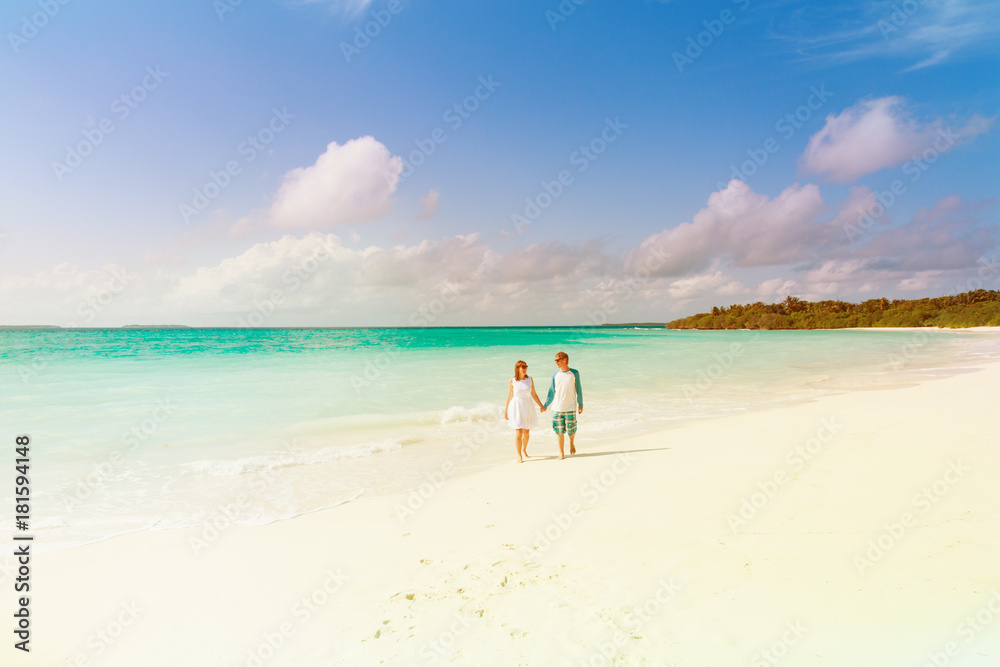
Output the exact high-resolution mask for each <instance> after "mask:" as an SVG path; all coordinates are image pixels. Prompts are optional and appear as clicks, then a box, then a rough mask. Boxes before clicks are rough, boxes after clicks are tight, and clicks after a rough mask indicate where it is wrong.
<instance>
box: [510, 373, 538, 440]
mask: <svg viewBox="0 0 1000 667" xmlns="http://www.w3.org/2000/svg"><path fill="white" fill-rule="evenodd" d="M511 379H512V380H513V378H511ZM507 422H508V423H509V424H510V427H511V428H535V427H536V426H538V412H537V410H535V401H534V399H533V398H531V378H530V377H526V378H524V379H523V380H514V395H513V396H512V397H511V399H510V405H509V406H508V407H507Z"/></svg>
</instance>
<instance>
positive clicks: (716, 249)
mask: <svg viewBox="0 0 1000 667" xmlns="http://www.w3.org/2000/svg"><path fill="white" fill-rule="evenodd" d="M825 210H826V206H825V204H824V203H823V199H822V197H821V196H820V194H819V188H817V187H816V186H815V185H812V184H809V185H805V186H800V185H798V184H796V185H792V186H790V187H788V188H786V189H785V190H784V192H782V193H781V194H780V195H778V196H777V197H775V198H774V199H769V198H768V197H767V196H766V195H761V194H757V193H755V192H754V191H753V190H751V189H750V187H749V186H748V185H747V184H746V183H743V182H742V181H738V180H732V181H730V182H729V185H728V186H727V187H726V188H725V189H724V190H721V191H718V192H713V193H712V194H711V195H710V196H709V198H708V205H707V206H706V207H705V208H703V209H701V210H700V211H698V212H697V213H696V214H695V215H694V217H693V218H692V219H691V222H684V223H681V224H679V225H677V226H676V227H672V228H670V229H665V230H663V231H662V232H658V233H656V234H653V235H652V236H649V237H648V238H646V239H645V240H643V241H642V243H640V244H639V245H638V246H637V247H635V248H633V249H632V250H631V251H630V252H629V253H628V255H627V256H626V258H625V264H626V270H627V271H630V272H634V271H636V270H638V268H639V267H641V266H647V267H656V268H655V269H654V271H653V273H654V274H655V275H660V276H683V275H686V274H690V273H694V272H697V271H702V270H704V269H705V268H706V267H707V266H708V265H709V264H710V263H711V261H712V260H713V259H715V258H717V257H723V256H728V257H729V258H730V259H731V260H732V261H733V263H734V264H735V265H736V266H739V267H753V266H773V265H779V264H786V263H790V262H795V261H798V260H801V259H802V258H803V256H808V254H809V253H810V252H812V251H813V250H814V249H815V248H816V247H818V246H820V245H822V244H825V243H827V242H828V241H829V240H830V239H831V238H833V236H834V235H835V234H836V233H837V230H834V228H833V227H832V226H831V225H830V224H828V223H827V224H813V223H814V221H815V220H816V219H817V218H818V216H819V215H820V214H821V213H823V212H824V211H825ZM841 233H842V232H841Z"/></svg>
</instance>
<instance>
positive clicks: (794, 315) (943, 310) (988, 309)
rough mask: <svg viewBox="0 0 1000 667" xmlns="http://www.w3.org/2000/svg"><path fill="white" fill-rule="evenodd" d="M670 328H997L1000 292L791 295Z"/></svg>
mask: <svg viewBox="0 0 1000 667" xmlns="http://www.w3.org/2000/svg"><path fill="white" fill-rule="evenodd" d="M666 326H667V328H668V329H845V328H851V327H949V328H963V327H983V326H994V327H995V326H1000V292H998V291H996V290H982V289H980V290H974V291H972V292H963V293H962V294H956V295H954V296H939V297H935V298H929V299H893V300H891V301H890V300H889V299H885V298H882V299H869V300H867V301H862V302H861V303H849V302H846V301H816V302H811V301H802V300H800V299H796V298H795V297H793V296H789V297H786V298H785V300H784V301H782V302H780V303H771V304H766V303H762V302H760V301H758V302H756V303H751V304H747V305H743V306H740V305H733V306H729V307H728V308H719V307H715V308H712V312H710V313H699V314H698V315H691V316H690V317H683V318H681V319H679V320H674V321H673V322H668V323H667V325H666Z"/></svg>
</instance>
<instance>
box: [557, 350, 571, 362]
mask: <svg viewBox="0 0 1000 667" xmlns="http://www.w3.org/2000/svg"><path fill="white" fill-rule="evenodd" d="M556 359H565V360H566V361H569V355H568V354H566V353H565V352H562V351H559V352H556Z"/></svg>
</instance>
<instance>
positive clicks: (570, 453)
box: [569, 433, 576, 456]
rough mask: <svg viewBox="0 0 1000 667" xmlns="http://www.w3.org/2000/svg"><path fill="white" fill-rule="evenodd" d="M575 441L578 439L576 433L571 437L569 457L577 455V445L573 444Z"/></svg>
mask: <svg viewBox="0 0 1000 667" xmlns="http://www.w3.org/2000/svg"><path fill="white" fill-rule="evenodd" d="M575 439H576V433H574V434H573V435H571V436H569V455H570V456H573V455H574V454H576V445H574V444H573V440H575Z"/></svg>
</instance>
